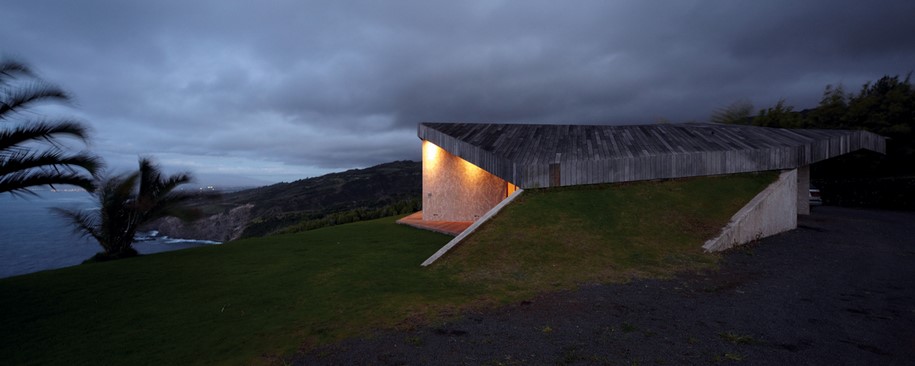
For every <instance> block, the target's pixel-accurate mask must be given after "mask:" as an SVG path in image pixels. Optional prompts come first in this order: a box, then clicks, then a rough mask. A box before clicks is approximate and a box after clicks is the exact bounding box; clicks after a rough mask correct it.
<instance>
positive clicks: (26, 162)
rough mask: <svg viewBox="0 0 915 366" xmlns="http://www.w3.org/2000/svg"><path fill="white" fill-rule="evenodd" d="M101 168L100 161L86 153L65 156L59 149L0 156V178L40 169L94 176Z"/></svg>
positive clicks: (24, 151) (25, 151) (19, 152)
mask: <svg viewBox="0 0 915 366" xmlns="http://www.w3.org/2000/svg"><path fill="white" fill-rule="evenodd" d="M101 166H102V162H101V160H100V159H99V158H98V157H97V156H94V155H91V154H89V153H87V152H81V153H76V154H69V155H68V154H65V153H64V152H62V151H60V150H59V149H56V148H52V149H47V150H45V151H29V150H22V151H17V152H13V153H12V154H10V155H6V156H3V155H0V176H6V175H8V174H14V173H17V172H27V171H29V170H34V169H40V170H44V171H49V172H57V173H60V172H62V171H66V172H68V173H76V172H77V168H80V169H83V170H85V171H86V172H88V173H89V174H93V175H94V174H95V173H96V172H97V171H99V169H100V168H101Z"/></svg>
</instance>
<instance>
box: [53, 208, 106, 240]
mask: <svg viewBox="0 0 915 366" xmlns="http://www.w3.org/2000/svg"><path fill="white" fill-rule="evenodd" d="M51 211H52V212H54V213H55V214H57V215H58V216H60V217H63V218H64V219H66V220H68V221H69V222H70V224H71V225H72V226H73V232H74V233H76V234H79V235H80V236H81V237H91V238H93V239H95V240H96V241H98V242H102V240H101V239H102V238H101V235H100V233H99V232H98V230H97V228H98V227H99V225H98V223H99V219H98V215H97V214H96V215H93V214H92V213H91V212H89V211H83V210H69V209H65V208H60V207H52V208H51Z"/></svg>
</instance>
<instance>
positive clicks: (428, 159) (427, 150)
mask: <svg viewBox="0 0 915 366" xmlns="http://www.w3.org/2000/svg"><path fill="white" fill-rule="evenodd" d="M443 153H445V150H442V148H440V147H438V145H436V144H433V143H431V142H429V141H426V140H423V164H426V163H428V164H429V167H430V168H431V167H434V166H436V165H438V164H439V159H441V157H442V156H443Z"/></svg>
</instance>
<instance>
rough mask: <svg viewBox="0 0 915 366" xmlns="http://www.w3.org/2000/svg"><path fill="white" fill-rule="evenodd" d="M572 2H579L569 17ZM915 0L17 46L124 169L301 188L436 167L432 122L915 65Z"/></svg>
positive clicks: (99, 25) (198, 29)
mask: <svg viewBox="0 0 915 366" xmlns="http://www.w3.org/2000/svg"><path fill="white" fill-rule="evenodd" d="M570 4H572V5H570ZM911 14H915V2H911V1H894V2H880V3H879V4H878V5H874V4H864V3H861V2H857V1H825V0H823V1H806V2H794V1H767V2H751V1H727V2H709V1H676V2H669V3H664V4H662V3H658V2H643V1H624V2H606V1H582V2H574V3H568V2H551V1H541V2H534V1H524V2H521V1H517V2H515V1H490V0H481V1H468V2H429V1H413V2H410V1H398V2H370V1H365V2H354V1H335V2H331V4H329V5H316V4H312V3H311V2H301V1H271V2H247V1H228V0H222V1H193V2H185V1H150V2H123V1H90V0H87V1H79V2H53V1H40V0H36V1H23V2H18V3H16V4H7V5H5V6H4V12H3V13H0V52H2V53H4V54H5V55H6V56H12V57H16V58H19V59H22V60H25V61H26V62H28V63H30V64H32V65H33V66H34V67H35V68H37V69H38V70H39V71H40V72H42V74H43V75H44V76H45V77H46V78H47V79H49V80H52V81H54V82H56V83H58V84H60V85H62V86H63V87H65V88H67V89H69V90H71V91H72V92H73V94H74V95H75V96H76V97H77V101H78V107H79V108H78V111H77V112H76V113H78V114H80V115H82V116H83V117H84V118H85V119H86V120H87V121H88V122H89V123H90V124H91V125H92V126H93V127H94V129H95V130H96V133H95V137H96V138H95V144H94V147H95V148H96V150H97V151H98V152H99V153H101V154H102V155H103V156H104V157H105V158H106V159H107V160H108V161H109V163H110V165H111V166H112V167H113V168H117V169H121V168H124V169H126V168H128V167H130V166H132V165H133V164H135V161H136V157H137V156H138V155H154V156H157V157H159V159H160V161H162V163H163V165H166V166H168V167H170V168H175V169H190V170H193V171H194V172H197V173H199V174H200V175H201V176H204V177H206V176H209V177H217V176H221V177H223V176H239V177H248V178H254V179H260V180H264V181H281V180H282V181H290V180H295V179H299V178H304V177H306V176H312V175H317V174H322V173H325V172H329V171H334V170H341V169H348V168H354V167H364V166H369V165H372V164H376V163H381V162H386V161H391V160H397V159H418V158H419V143H418V140H417V139H416V136H415V128H416V124H417V123H419V122H421V121H471V122H532V123H608V124H631V123H653V122H657V121H662V120H663V121H672V122H683V121H691V120H700V121H701V120H706V119H707V118H708V117H709V115H710V114H711V112H712V111H713V110H714V109H716V108H720V107H723V106H726V105H728V104H730V103H732V102H734V101H736V100H739V99H749V100H751V101H752V102H753V103H754V104H755V105H756V106H757V107H760V108H761V107H765V106H769V105H772V104H774V103H775V102H776V101H777V100H778V99H780V98H786V99H787V100H788V103H789V104H792V105H795V106H797V107H798V108H809V107H812V106H814V105H816V103H817V101H818V99H819V96H820V93H821V92H822V90H823V87H824V86H825V85H826V84H839V83H842V84H844V85H845V86H846V87H848V88H850V89H852V90H856V89H857V88H858V87H860V85H861V84H862V83H864V82H866V81H869V80H875V79H877V78H879V77H881V76H883V75H884V74H890V75H896V74H906V73H908V72H910V71H912V70H913V68H915V65H913V63H912V60H915V37H912V36H911V35H912V34H915V22H911V21H910V17H911Z"/></svg>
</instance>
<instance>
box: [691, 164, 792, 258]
mask: <svg viewBox="0 0 915 366" xmlns="http://www.w3.org/2000/svg"><path fill="white" fill-rule="evenodd" d="M797 179H798V176H797V169H794V170H788V171H784V172H782V173H781V174H780V175H779V176H778V180H776V181H775V182H773V183H772V184H770V185H769V186H768V187H766V189H764V190H763V191H762V192H760V193H759V194H757V195H756V197H753V199H752V200H750V203H748V204H747V205H746V206H744V207H743V208H741V209H740V211H737V213H736V214H735V215H734V216H733V217H731V221H730V222H728V224H727V225H726V226H725V227H724V228H723V229H722V230H721V234H720V235H718V237H716V238H714V239H712V240H709V241H707V242H705V245H703V246H702V247H703V248H705V250H706V251H709V252H717V251H721V250H725V249H728V248H731V247H734V246H737V245H741V244H746V243H749V242H751V241H754V240H757V239H760V238H764V237H767V236H772V235H775V234H778V233H781V232H785V231H788V230H792V229H794V228H797V213H798V212H797V203H798V198H797V196H798V193H797V192H798V187H797Z"/></svg>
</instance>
